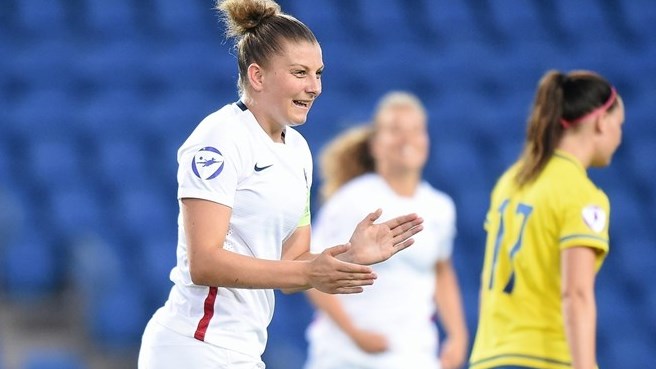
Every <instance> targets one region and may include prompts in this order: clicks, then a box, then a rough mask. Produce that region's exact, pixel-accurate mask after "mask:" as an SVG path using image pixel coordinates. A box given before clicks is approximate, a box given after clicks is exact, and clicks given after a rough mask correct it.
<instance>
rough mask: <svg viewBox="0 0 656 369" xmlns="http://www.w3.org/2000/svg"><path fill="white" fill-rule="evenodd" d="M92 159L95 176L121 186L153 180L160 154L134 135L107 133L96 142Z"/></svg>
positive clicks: (117, 187)
mask: <svg viewBox="0 0 656 369" xmlns="http://www.w3.org/2000/svg"><path fill="white" fill-rule="evenodd" d="M96 150H97V155H98V156H97V158H96V160H94V165H95V168H94V173H95V174H96V179H98V180H100V181H101V182H103V183H106V184H108V185H110V187H111V188H113V189H115V190H116V189H122V188H123V187H125V186H133V185H134V184H136V183H144V182H149V181H150V183H153V182H154V181H153V180H154V178H155V175H156V172H155V170H156V169H157V168H158V166H159V163H157V162H158V161H159V156H158V155H157V153H156V152H153V150H150V149H149V145H148V142H146V141H145V140H138V139H135V138H133V137H129V136H127V137H126V136H123V137H119V138H117V137H107V138H105V139H104V140H100V142H99V143H98V144H97V145H96Z"/></svg>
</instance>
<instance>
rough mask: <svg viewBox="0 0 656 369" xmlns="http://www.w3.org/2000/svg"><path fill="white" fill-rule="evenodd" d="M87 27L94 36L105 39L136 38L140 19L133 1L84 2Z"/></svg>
mask: <svg viewBox="0 0 656 369" xmlns="http://www.w3.org/2000/svg"><path fill="white" fill-rule="evenodd" d="M84 6H85V10H86V17H85V19H86V20H87V22H88V23H89V24H88V25H87V26H88V27H90V29H91V30H92V31H93V33H92V35H93V36H95V37H99V38H103V39H119V38H128V37H134V36H135V34H136V33H137V27H138V23H139V22H138V19H137V15H136V14H135V13H136V12H135V8H136V7H135V4H134V2H133V1H132V0H114V1H111V2H104V1H102V0H84Z"/></svg>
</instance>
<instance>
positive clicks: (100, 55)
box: [71, 39, 153, 101]
mask: <svg viewBox="0 0 656 369" xmlns="http://www.w3.org/2000/svg"><path fill="white" fill-rule="evenodd" d="M152 48H153V45H151V44H147V43H143V42H138V41H137V40H135V39H117V40H107V41H105V42H103V43H102V44H91V45H89V46H88V47H85V48H84V49H82V50H80V51H79V52H78V53H77V55H76V57H75V59H74V60H72V61H71V64H72V66H73V68H74V69H75V80H76V83H77V84H78V85H80V87H78V88H79V89H80V90H81V93H82V94H83V96H82V98H85V99H87V98H89V97H93V95H94V94H97V93H98V92H100V91H103V90H110V89H134V90H136V91H138V90H139V89H140V88H141V87H142V84H143V81H144V79H145V77H146V76H147V71H148V66H149V64H148V61H149V56H150V55H151V54H152V53H153V50H152ZM82 101H84V100H82Z"/></svg>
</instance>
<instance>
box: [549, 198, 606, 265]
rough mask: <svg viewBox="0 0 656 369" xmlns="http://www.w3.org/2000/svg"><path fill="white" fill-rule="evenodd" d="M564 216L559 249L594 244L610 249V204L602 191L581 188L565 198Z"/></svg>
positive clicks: (599, 247) (597, 246)
mask: <svg viewBox="0 0 656 369" xmlns="http://www.w3.org/2000/svg"><path fill="white" fill-rule="evenodd" d="M565 199H566V200H565V201H566V202H565V203H564V204H563V210H562V215H561V216H562V218H561V224H562V227H561V233H560V239H559V243H560V248H561V249H566V248H569V247H576V246H587V247H592V248H594V249H597V250H599V251H600V253H599V254H600V255H602V256H603V255H605V254H606V253H607V252H608V227H609V218H610V204H609V202H608V197H607V196H606V194H604V193H603V192H602V191H601V190H598V189H594V190H592V191H590V190H581V191H578V193H575V194H572V195H569V196H566V197H565Z"/></svg>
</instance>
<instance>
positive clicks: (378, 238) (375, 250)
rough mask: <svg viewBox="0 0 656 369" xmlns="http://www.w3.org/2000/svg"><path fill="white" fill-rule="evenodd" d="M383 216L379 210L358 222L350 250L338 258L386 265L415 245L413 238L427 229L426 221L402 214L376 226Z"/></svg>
mask: <svg viewBox="0 0 656 369" xmlns="http://www.w3.org/2000/svg"><path fill="white" fill-rule="evenodd" d="M382 213H383V211H382V210H381V209H378V210H376V211H375V212H373V213H370V214H369V215H367V217H365V218H364V219H363V220H362V221H361V222H360V223H358V225H357V226H356V227H355V231H354V232H353V235H352V236H351V239H350V241H349V243H350V244H351V247H350V249H349V250H348V251H346V252H345V253H343V254H341V255H339V258H340V259H342V260H344V261H348V262H351V263H356V264H361V265H371V264H376V263H380V262H383V261H385V260H387V259H389V258H391V257H392V256H393V255H394V254H396V253H397V252H399V251H401V250H403V249H405V248H406V247H408V246H410V245H412V244H413V243H414V239H412V236H414V235H415V234H417V233H419V232H421V230H422V229H424V228H423V225H422V223H423V222H424V220H423V219H422V218H420V217H419V216H418V215H417V214H408V215H403V216H399V217H396V218H393V219H390V220H388V221H386V222H383V223H380V224H374V222H375V221H376V220H377V219H378V218H380V215H381V214H382Z"/></svg>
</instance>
